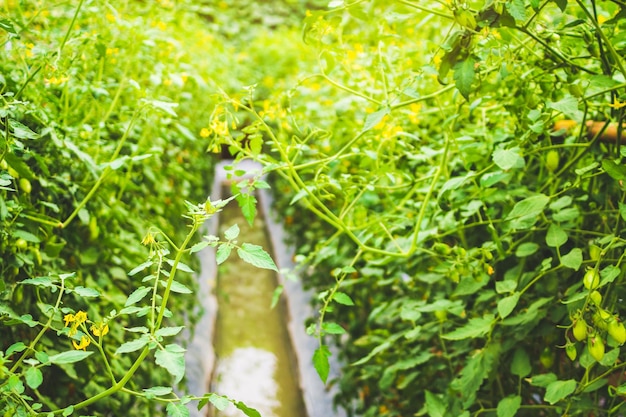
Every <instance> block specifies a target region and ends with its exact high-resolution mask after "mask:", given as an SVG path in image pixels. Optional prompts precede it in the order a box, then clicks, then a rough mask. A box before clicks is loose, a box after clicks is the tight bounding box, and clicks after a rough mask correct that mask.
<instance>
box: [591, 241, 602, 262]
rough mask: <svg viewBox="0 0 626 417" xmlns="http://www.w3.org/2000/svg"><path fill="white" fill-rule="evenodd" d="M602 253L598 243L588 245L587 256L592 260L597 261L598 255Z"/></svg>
mask: <svg viewBox="0 0 626 417" xmlns="http://www.w3.org/2000/svg"><path fill="white" fill-rule="evenodd" d="M601 254H602V249H601V248H600V247H599V246H598V245H593V244H592V245H589V257H590V258H591V260H592V261H597V260H598V259H600V255H601Z"/></svg>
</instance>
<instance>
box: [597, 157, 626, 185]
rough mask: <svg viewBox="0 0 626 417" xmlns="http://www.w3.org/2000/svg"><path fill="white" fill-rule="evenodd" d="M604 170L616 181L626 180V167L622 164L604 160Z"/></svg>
mask: <svg viewBox="0 0 626 417" xmlns="http://www.w3.org/2000/svg"><path fill="white" fill-rule="evenodd" d="M602 168H604V170H605V171H606V173H607V174H609V176H610V177H611V178H613V179H614V180H617V181H623V180H625V179H626V166H624V165H622V164H618V163H617V162H615V161H613V160H610V159H604V160H602Z"/></svg>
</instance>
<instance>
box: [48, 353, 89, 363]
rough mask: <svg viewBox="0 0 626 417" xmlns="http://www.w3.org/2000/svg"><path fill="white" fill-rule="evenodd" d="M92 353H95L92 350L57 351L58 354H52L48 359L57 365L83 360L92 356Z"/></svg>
mask: <svg viewBox="0 0 626 417" xmlns="http://www.w3.org/2000/svg"><path fill="white" fill-rule="evenodd" d="M91 354H93V352H91V351H84V350H70V351H68V352H61V353H57V354H56V355H52V356H50V357H49V358H48V361H50V363H53V364H55V365H62V364H66V363H75V362H80V361H82V360H83V359H85V358H86V357H88V356H90V355H91Z"/></svg>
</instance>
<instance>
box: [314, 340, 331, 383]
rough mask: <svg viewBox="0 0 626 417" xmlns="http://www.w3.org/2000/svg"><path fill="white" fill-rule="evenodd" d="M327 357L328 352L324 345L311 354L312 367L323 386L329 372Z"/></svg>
mask: <svg viewBox="0 0 626 417" xmlns="http://www.w3.org/2000/svg"><path fill="white" fill-rule="evenodd" d="M329 357H330V350H328V346H326V345H321V346H320V347H318V348H317V349H315V352H314V353H313V366H314V367H315V370H316V371H317V374H318V375H319V376H320V379H321V380H322V382H323V383H324V384H325V383H326V380H327V379H328V373H329V372H330V362H329V360H328V358H329Z"/></svg>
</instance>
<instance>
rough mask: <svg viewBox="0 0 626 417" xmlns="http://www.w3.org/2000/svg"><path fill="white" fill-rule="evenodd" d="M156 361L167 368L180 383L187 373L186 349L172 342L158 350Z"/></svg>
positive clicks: (175, 380)
mask: <svg viewBox="0 0 626 417" xmlns="http://www.w3.org/2000/svg"><path fill="white" fill-rule="evenodd" d="M154 359H155V360H154V361H155V363H156V364H157V365H159V366H161V367H163V368H165V369H167V371H168V372H169V373H170V374H171V375H172V376H173V377H174V382H175V383H179V382H180V380H181V379H183V376H184V375H185V349H183V348H182V347H180V346H178V345H175V344H170V345H167V346H165V349H163V350H157V352H156V353H155V354H154Z"/></svg>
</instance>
